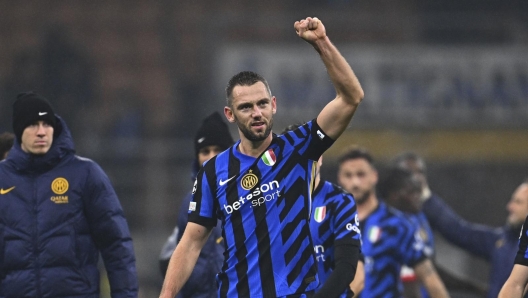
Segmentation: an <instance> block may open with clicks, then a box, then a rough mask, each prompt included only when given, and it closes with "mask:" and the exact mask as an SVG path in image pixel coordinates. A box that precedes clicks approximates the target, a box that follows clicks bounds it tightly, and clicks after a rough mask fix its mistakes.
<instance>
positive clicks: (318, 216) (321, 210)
mask: <svg viewBox="0 0 528 298" xmlns="http://www.w3.org/2000/svg"><path fill="white" fill-rule="evenodd" d="M325 215H326V206H322V207H317V208H315V211H314V215H313V216H314V219H315V221H316V222H322V221H323V219H324V218H325Z"/></svg>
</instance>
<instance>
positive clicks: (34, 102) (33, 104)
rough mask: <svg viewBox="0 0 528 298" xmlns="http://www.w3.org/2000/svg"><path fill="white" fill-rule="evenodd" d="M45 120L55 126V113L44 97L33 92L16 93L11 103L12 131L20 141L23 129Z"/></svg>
mask: <svg viewBox="0 0 528 298" xmlns="http://www.w3.org/2000/svg"><path fill="white" fill-rule="evenodd" d="M37 121H45V122H46V123H48V124H49V125H51V126H53V127H54V128H55V113H54V112H53V108H52V107H51V105H50V103H49V102H48V100H47V99H46V98H44V97H43V96H41V95H38V94H36V93H33V92H24V93H20V94H18V95H17V99H16V101H15V103H14V104H13V132H14V133H15V136H16V138H17V139H18V140H19V141H20V140H21V139H22V133H23V132H24V129H26V127H28V126H29V125H31V124H33V123H35V122H37Z"/></svg>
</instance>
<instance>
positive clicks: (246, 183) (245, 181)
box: [240, 170, 258, 190]
mask: <svg viewBox="0 0 528 298" xmlns="http://www.w3.org/2000/svg"><path fill="white" fill-rule="evenodd" d="M257 183H258V177H257V175H255V174H253V173H252V170H249V173H247V174H246V175H244V177H242V180H240V186H242V188H243V189H245V190H250V189H252V188H253V187H254V186H255V185H257Z"/></svg>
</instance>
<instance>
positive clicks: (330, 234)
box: [283, 124, 364, 298]
mask: <svg viewBox="0 0 528 298" xmlns="http://www.w3.org/2000/svg"><path fill="white" fill-rule="evenodd" d="M299 126H300V125H296V124H294V125H290V126H288V127H287V128H286V129H285V130H284V131H283V134H285V133H288V132H289V131H292V130H295V129H297V128H298V127H299ZM322 165H323V157H322V156H321V157H320V158H319V161H318V162H317V167H316V170H315V184H314V191H313V194H312V198H313V201H312V217H311V218H310V231H311V233H312V240H313V244H314V250H315V256H316V257H315V258H316V260H317V264H318V269H319V278H320V285H319V287H318V288H317V289H316V291H322V292H325V293H327V294H326V295H327V296H328V297H342V298H346V297H353V296H354V295H355V293H354V292H353V291H352V293H351V290H350V288H349V287H348V286H349V284H350V283H351V282H352V280H353V279H354V275H355V272H356V267H357V263H358V257H359V251H360V249H359V247H360V237H361V232H360V230H359V219H358V217H357V211H356V202H355V201H354V197H352V195H351V194H350V193H347V192H345V191H344V190H343V189H342V188H341V187H339V186H337V185H335V184H333V183H330V182H328V181H321V171H320V170H321V166H322ZM359 274H364V272H360V273H359ZM356 291H358V290H356Z"/></svg>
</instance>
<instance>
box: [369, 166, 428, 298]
mask: <svg viewBox="0 0 528 298" xmlns="http://www.w3.org/2000/svg"><path fill="white" fill-rule="evenodd" d="M378 186H379V187H378V191H379V195H380V196H381V197H382V198H384V199H385V201H386V202H387V204H388V205H390V206H392V207H394V208H396V209H398V210H400V211H401V212H403V214H404V215H405V217H406V218H407V219H408V220H409V221H410V222H411V224H413V226H414V227H416V228H417V231H418V233H419V235H420V238H421V239H422V240H423V244H424V246H425V248H424V251H425V253H426V255H427V256H428V257H429V258H430V257H431V256H432V255H433V251H434V250H433V248H434V244H433V235H432V231H431V228H430V227H429V223H428V222H427V219H426V218H425V215H423V214H420V213H421V210H422V209H421V208H422V201H421V199H420V195H421V191H422V188H421V184H420V182H419V181H418V179H417V178H416V177H415V176H414V175H413V174H412V172H410V171H408V170H405V169H401V168H397V167H394V168H389V169H388V170H387V173H386V174H385V178H384V179H382V181H381V182H380V183H379V185H378ZM401 279H402V282H403V291H404V297H408V298H410V297H428V296H429V295H428V294H427V291H426V290H425V289H423V292H422V289H421V287H420V285H421V284H420V282H419V280H418V278H417V276H416V274H415V273H414V270H413V269H412V268H410V267H408V266H405V265H404V266H402V270H401Z"/></svg>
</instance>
